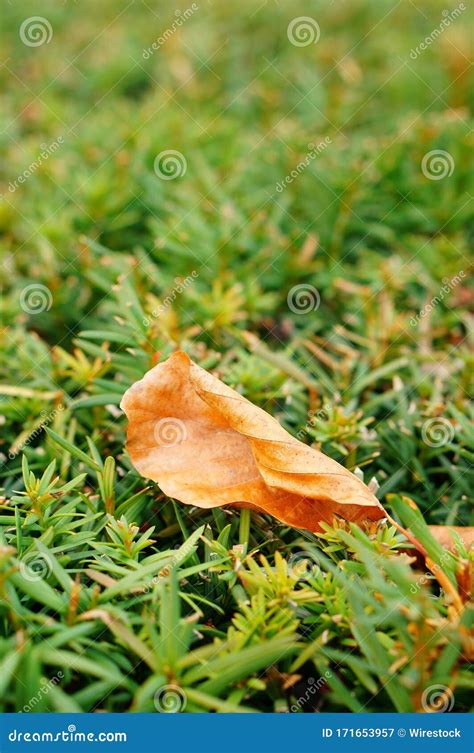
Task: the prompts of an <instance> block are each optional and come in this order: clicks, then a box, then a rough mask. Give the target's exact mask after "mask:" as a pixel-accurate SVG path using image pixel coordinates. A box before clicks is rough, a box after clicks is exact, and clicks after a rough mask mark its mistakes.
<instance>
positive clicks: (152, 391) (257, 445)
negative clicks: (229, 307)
mask: <svg viewBox="0 0 474 753" xmlns="http://www.w3.org/2000/svg"><path fill="white" fill-rule="evenodd" d="M121 407H122V409H123V410H124V411H125V413H126V414H127V417H128V420H129V426H128V437H127V449H128V451H129V454H130V457H131V459H132V462H133V464H134V466H135V467H136V468H137V470H138V471H139V473H141V474H142V476H145V477H146V478H149V479H152V480H153V481H157V482H158V483H159V485H160V487H161V489H162V490H163V492H164V493H165V494H167V495H168V496H170V497H174V498H175V499H178V500H180V501H181V502H184V503H185V504H188V505H196V506H197V507H205V508H211V507H220V506H222V505H237V506H239V507H250V508H252V509H255V510H259V511H261V512H265V513H270V514H272V515H274V516H275V517H276V518H279V519H280V520H281V521H283V522H284V523H287V524H289V525H291V526H295V527H298V528H306V529H308V530H310V531H318V530H320V523H321V522H322V521H326V522H331V521H332V519H333V517H334V515H339V516H341V517H343V518H345V519H346V520H350V521H355V522H357V523H361V522H363V521H365V520H378V519H380V518H383V517H384V516H385V511H384V509H383V507H382V506H381V504H380V502H379V501H378V500H377V498H376V497H375V496H374V495H373V494H372V493H371V492H370V491H369V489H368V488H367V486H366V485H365V484H364V483H363V482H362V481H360V480H359V479H358V478H357V477H356V476H354V474H352V473H351V472H350V471H348V470H347V469H345V468H343V467H342V466H341V465H339V463H337V462H336V461H335V460H331V458H328V457H327V456H326V455H323V453H321V452H318V451H317V450H314V449H312V448H311V447H308V446H307V445H305V444H303V443H302V442H299V441H298V440H297V439H295V438H294V437H292V436H291V435H290V434H288V432H286V431H285V430H284V429H283V427H281V426H280V424H279V423H278V422H277V421H276V420H275V419H274V418H272V416H270V415H269V414H268V413H266V412H265V411H263V410H262V409H261V408H258V407H257V406H255V405H253V404H252V403H251V402H249V401H248V400H246V399H245V398H243V397H242V396H241V395H239V394H238V393H237V392H235V391H234V390H233V389H231V388H230V387H227V386H226V385H225V384H224V383H223V382H221V381H220V380H219V379H216V378H215V377H213V376H212V375H211V374H209V373H208V372H207V371H205V370H204V369H201V368H200V367H199V366H197V365H196V364H195V363H193V362H192V361H191V360H190V358H189V356H187V355H186V353H183V352H181V351H178V352H176V353H174V354H173V355H171V356H170V357H169V358H168V359H167V360H166V361H164V362H163V363H162V364H159V365H158V366H155V367H154V368H153V369H151V371H149V372H147V373H146V374H145V376H144V377H143V379H141V380H140V381H139V382H136V383H135V384H134V385H132V387H130V389H129V390H127V392H126V393H125V395H124V396H123V399H122V403H121Z"/></svg>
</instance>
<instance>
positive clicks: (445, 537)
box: [428, 526, 474, 552]
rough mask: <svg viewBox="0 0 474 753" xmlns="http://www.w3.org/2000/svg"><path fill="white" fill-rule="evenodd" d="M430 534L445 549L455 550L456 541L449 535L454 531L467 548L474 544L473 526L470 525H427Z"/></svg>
mask: <svg viewBox="0 0 474 753" xmlns="http://www.w3.org/2000/svg"><path fill="white" fill-rule="evenodd" d="M428 527H429V529H430V531H431V535H432V536H433V537H434V538H435V539H436V541H437V542H438V543H439V544H441V546H442V547H444V548H445V549H449V550H450V551H452V552H457V545H456V541H455V539H454V538H453V536H452V535H451V534H452V532H453V531H454V532H455V533H457V534H458V535H459V537H460V538H461V541H462V542H463V544H464V546H465V547H466V549H467V550H469V549H470V547H471V546H473V545H474V527H472V526H428Z"/></svg>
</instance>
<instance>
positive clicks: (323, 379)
mask: <svg viewBox="0 0 474 753" xmlns="http://www.w3.org/2000/svg"><path fill="white" fill-rule="evenodd" d="M188 7H190V6H188V5H187V4H186V5H183V6H180V10H181V12H182V13H184V11H185V10H186V8H188ZM444 8H445V5H443V3H441V2H438V0H425V2H424V3H423V4H419V7H418V8H417V7H416V4H413V3H400V4H397V3H396V2H392V1H391V0H390V1H389V0H384V1H383V2H368V1H366V0H364V2H362V0H357V1H356V2H351V3H348V2H347V3H346V2H327V3H322V2H321V3H319V2H311V3H302V2H301V3H296V4H291V8H290V7H289V6H288V7H285V5H284V4H277V3H272V2H267V3H262V4H261V5H259V4H258V3H252V2H250V0H246V2H240V3H225V4H224V3H222V4H219V3H203V4H202V6H201V5H200V7H199V9H198V10H196V11H195V12H194V13H193V14H192V16H191V17H189V18H188V19H187V20H186V21H185V22H184V23H183V25H182V27H181V29H178V30H177V31H176V33H174V34H172V35H171V36H170V37H169V39H168V40H167V41H166V43H165V44H163V45H162V46H161V47H160V48H159V49H158V50H156V51H154V53H153V54H151V55H149V56H148V58H146V56H145V57H144V56H143V51H144V50H146V49H147V48H149V47H150V46H151V44H152V42H153V41H154V40H157V39H158V37H160V36H161V35H163V33H164V32H165V30H166V29H169V28H172V24H173V21H174V19H176V15H175V11H176V7H175V6H174V5H172V4H165V5H163V6H162V7H160V8H159V9H157V8H155V7H154V6H153V5H152V4H145V3H142V2H132V3H130V4H127V3H125V2H124V3H121V2H117V0H115V1H114V2H112V0H104V2H101V3H100V4H97V3H92V1H91V0H85V1H84V2H81V3H72V2H71V3H69V2H65V3H52V2H45V3H43V5H42V7H41V11H38V8H37V7H36V5H35V4H33V3H29V2H26V1H22V2H21V3H15V4H13V3H12V4H10V3H8V2H4V3H3V7H2V15H3V16H5V27H6V28H5V31H4V32H3V41H4V48H5V53H4V57H3V58H2V63H3V65H2V67H1V68H0V84H1V86H2V91H3V92H4V95H5V96H4V102H5V110H6V117H5V118H4V121H5V129H4V131H3V132H2V136H1V146H2V152H3V153H4V156H5V159H4V160H3V161H2V166H1V172H0V181H1V194H2V197H1V200H0V233H1V236H0V256H1V265H0V275H1V281H2V297H1V300H0V311H1V324H2V328H1V334H0V352H1V357H0V426H1V436H0V453H1V456H0V457H1V459H2V463H1V464H0V484H1V486H2V489H1V494H2V495H3V496H1V497H0V502H1V504H0V536H1V539H0V573H1V575H0V689H1V692H0V698H1V709H2V710H4V711H12V710H22V709H25V710H27V711H44V710H50V711H90V710H95V709H103V710H107V711H127V710H133V711H153V710H155V709H157V710H163V709H165V710H166V709H168V710H173V709H174V708H178V709H184V710H186V711H202V710H205V711H236V710H254V711H288V710H292V711H297V712H298V711H314V710H319V711H347V710H349V711H360V710H364V711H393V710H395V711H413V710H422V709H423V708H425V707H426V705H427V704H428V705H429V703H430V702H431V703H432V700H431V701H430V698H432V696H433V690H432V688H433V687H435V686H438V685H442V686H444V687H445V688H446V689H447V690H446V694H447V695H446V696H445V697H444V696H443V699H442V701H444V699H445V698H446V699H447V701H448V702H450V701H451V700H452V702H453V703H452V705H453V708H454V709H455V710H459V711H466V710H468V707H469V700H468V698H469V692H470V690H471V691H472V684H473V681H472V674H471V673H470V672H469V663H468V645H467V639H466V633H467V630H468V629H469V627H470V620H472V616H471V615H472V612H470V611H469V610H468V609H467V608H466V610H465V611H464V613H463V615H462V617H459V615H458V614H456V613H455V612H454V610H453V607H452V604H450V601H449V597H447V596H446V594H445V593H443V591H442V590H440V588H439V585H438V584H437V581H436V580H435V579H434V578H433V577H432V575H430V574H429V573H426V572H425V570H426V568H425V567H424V566H423V565H422V564H418V565H416V566H413V564H412V565H410V564H409V561H408V558H407V555H406V552H405V544H406V542H405V541H404V539H403V537H402V536H401V535H399V534H397V533H396V531H395V530H394V529H391V528H386V527H384V526H379V527H376V528H371V529H369V530H367V531H362V530H359V529H356V528H352V529H349V528H347V527H344V526H342V525H336V526H335V527H334V529H331V530H328V531H327V532H326V534H325V536H324V537H316V536H313V535H311V534H308V533H307V532H302V531H297V530H293V529H289V528H288V527H285V526H283V525H281V524H279V523H278V521H276V520H274V519H271V518H268V517H264V516H260V515H256V514H251V515H250V520H249V514H248V513H247V512H243V513H239V512H238V511H232V512H231V511H226V510H214V511H206V510H202V509H195V508H188V507H185V506H183V505H180V504H179V503H176V502H174V501H172V500H170V499H168V498H166V497H164V495H163V494H162V493H161V491H160V489H159V487H158V486H156V485H155V484H153V483H147V482H146V480H144V479H142V478H141V477H139V476H138V474H137V473H136V471H135V470H134V469H133V467H132V466H131V463H130V460H129V459H128V457H127V454H126V452H125V450H124V444H125V429H126V426H125V420H124V416H123V415H122V414H121V412H120V410H119V408H118V405H119V403H120V399H121V395H122V394H123V392H124V391H125V390H126V388H127V387H128V386H129V385H130V384H131V383H133V382H134V381H135V380H137V379H139V378H140V377H141V376H142V375H143V373H144V372H145V371H146V370H147V369H149V368H151V367H152V366H153V365H154V364H155V363H156V362H157V360H158V359H163V358H165V357H166V356H167V355H168V354H169V353H171V352H172V351H173V350H174V349H175V348H176V347H178V346H179V347H181V348H183V349H185V350H186V351H187V352H188V353H189V354H190V356H191V357H192V358H193V359H194V360H195V361H196V362H198V363H199V364H200V365H201V366H203V367H204V368H208V369H211V370H216V373H217V374H218V376H219V377H220V378H221V379H223V380H224V381H225V382H226V383H227V384H229V385H231V386H232V387H234V388H235V389H237V390H238V391H240V392H241V393H242V394H244V395H245V396H246V397H247V398H248V399H250V400H252V401H253V402H255V403H256V404H258V405H260V406H262V407H264V408H265V410H267V411H268V412H270V413H272V414H273V415H274V416H276V417H277V418H278V420H279V421H280V422H281V423H282V424H283V425H284V426H285V428H287V429H288V430H289V431H290V432H291V433H292V434H294V435H297V436H298V437H299V438H300V439H302V440H303V441H305V442H307V443H310V444H313V445H314V446H315V447H318V448H320V449H322V450H323V451H324V452H326V453H327V454H329V455H330V456H331V457H333V458H335V459H336V460H339V461H340V462H342V463H343V464H345V465H346V466H347V467H348V468H350V469H351V470H354V469H356V468H359V469H361V471H362V472H363V473H364V477H365V480H366V481H367V482H369V481H370V479H372V478H374V477H375V479H376V480H377V482H378V484H379V491H378V492H377V494H378V496H379V498H380V499H381V501H382V502H383V504H384V505H385V506H386V507H387V509H388V510H389V511H390V512H391V514H393V515H394V516H395V517H397V518H398V519H399V520H400V521H401V522H402V523H403V524H404V525H406V526H413V525H417V526H418V527H420V530H419V531H418V535H419V538H420V540H422V542H423V544H424V545H425V547H426V548H427V550H428V551H429V553H430V557H431V558H432V559H433V560H434V562H435V563H438V566H439V567H441V568H442V570H443V572H444V573H445V575H446V577H447V578H448V579H449V582H450V583H451V585H452V587H453V588H455V589H458V588H460V587H461V586H460V585H459V584H461V585H462V582H463V581H462V572H463V571H464V568H465V562H464V561H465V560H466V559H467V557H468V553H467V552H466V551H463V550H462V548H459V550H458V552H457V555H456V556H452V555H449V554H447V553H446V552H444V551H443V550H440V548H439V547H437V546H436V544H435V542H434V541H433V540H432V539H431V536H430V534H429V531H428V530H427V528H426V525H425V523H423V520H424V521H425V522H426V523H429V524H448V525H449V524H452V525H469V524H472V497H470V489H472V478H473V474H472V459H473V457H474V437H473V432H472V409H470V407H469V403H468V395H469V388H470V380H471V374H472V367H473V358H472V347H471V348H470V345H471V346H472V343H470V341H469V323H470V309H472V295H471V293H470V290H469V275H470V252H469V241H470V240H471V241H472V205H470V204H469V203H468V196H469V189H470V185H469V183H470V172H469V167H470V165H469V154H470V152H469V149H470V136H469V109H468V108H469V103H468V101H467V100H468V95H469V86H468V79H467V73H466V69H467V62H468V61H467V57H468V52H469V42H468V39H469V38H468V25H469V24H468V12H467V11H466V12H465V13H464V15H463V16H461V17H460V18H457V19H455V20H453V21H452V23H451V24H450V25H449V28H447V29H446V30H445V31H443V33H442V34H441V35H440V36H439V37H438V38H437V39H435V40H434V41H433V43H432V44H431V45H429V47H428V49H426V50H425V51H423V52H421V54H420V55H419V56H418V57H417V58H416V59H413V58H412V57H410V51H411V50H413V49H415V48H416V47H417V46H418V45H419V44H420V42H422V41H423V40H424V39H425V37H427V36H429V35H430V34H431V33H432V31H433V29H434V28H436V27H437V26H438V25H439V23H440V21H441V20H442V18H443V14H442V12H443V10H444ZM38 13H41V15H42V16H44V17H45V18H46V19H47V20H48V22H49V23H50V25H51V29H52V32H53V35H52V38H51V40H50V41H49V43H47V44H46V43H45V44H43V45H41V46H38V47H33V46H28V45H25V44H23V43H22V41H21V39H20V36H19V29H20V27H21V24H22V22H23V21H24V20H25V19H27V18H28V17H30V16H33V15H38ZM300 15H304V16H311V17H313V18H315V19H317V21H318V23H319V26H320V32H321V33H320V39H319V41H318V43H317V44H316V45H308V46H306V47H297V46H294V45H292V44H290V42H289V39H288V36H287V27H288V24H289V23H290V21H291V20H292V19H293V18H295V17H296V16H300ZM324 139H328V141H327V142H326V143H327V146H326V147H325V148H324V149H321V150H319V153H318V154H317V155H316V156H314V158H311V159H309V160H307V155H308V150H310V149H311V148H312V147H311V146H308V145H318V144H321V143H322V142H323V141H324ZM52 144H53V145H56V146H53V148H52V149H51V148H50V149H49V151H50V152H51V153H50V154H49V155H48V156H47V158H42V159H39V155H40V154H41V152H42V150H43V151H44V150H48V147H50V146H51V145H52ZM164 150H177V151H179V152H180V153H181V154H182V155H183V156H184V159H185V161H186V166H187V167H186V171H185V173H184V174H183V175H182V176H181V177H178V178H176V179H174V180H163V179H160V177H159V176H158V175H157V174H156V172H155V170H154V164H155V158H156V156H157V155H158V154H159V153H160V152H162V151H164ZM432 150H443V152H445V153H447V154H448V166H449V164H452V165H453V170H452V173H451V174H450V175H447V176H446V177H444V178H442V179H440V180H433V179H432V178H430V177H427V176H426V174H425V173H424V172H423V170H422V161H423V158H424V157H425V155H427V154H428V153H429V152H430V151H432ZM444 159H447V158H446V157H444ZM305 160H307V164H305V165H304V167H303V168H301V169H299V170H298V171H297V174H296V176H295V177H294V179H292V180H291V181H290V180H288V181H286V182H285V178H286V176H290V177H291V172H292V170H296V168H297V166H298V164H299V163H303V162H304V161H305ZM32 166H33V168H32ZM25 170H27V171H29V175H28V176H27V177H26V178H25V179H24V180H23V181H21V180H20V181H19V180H18V178H19V176H22V175H23V173H24V171H25ZM282 182H283V183H284V184H285V188H284V189H283V190H280V189H278V188H277V186H278V185H279V184H280V185H281V184H282ZM12 186H13V190H12ZM30 285H34V286H35V290H33V293H32V292H31V291H30V289H29V288H28V286H30ZM38 285H40V286H44V287H42V288H40V289H38V288H37V286H38ZM296 285H306V286H307V285H310V286H312V287H313V288H315V289H317V291H318V294H319V298H320V305H319V306H318V307H317V308H315V309H313V310H312V311H310V312H308V313H306V314H304V313H301V311H298V310H297V311H295V310H294V309H295V306H294V305H292V306H289V305H288V296H289V295H290V300H293V299H294V294H292V293H291V291H292V288H293V287H294V286H296ZM446 288H447V290H446ZM35 291H36V293H37V294H39V298H38V297H36V298H35V296H34V293H35ZM443 291H444V292H443ZM38 308H39V309H41V310H40V311H39V312H37V309H38ZM420 312H422V315H420ZM406 497H409V498H411V499H412V500H414V501H415V502H416V504H417V506H418V509H419V511H420V513H421V516H422V518H421V521H420V520H418V518H417V516H416V515H415V513H414V511H413V509H412V508H411V507H410V506H409V505H408V504H407V502H406V500H405V501H404V498H406ZM417 520H418V523H417V522H416V521H417ZM262 557H263V559H262ZM458 581H459V583H458ZM461 623H462V624H461ZM471 659H472V657H471Z"/></svg>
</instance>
